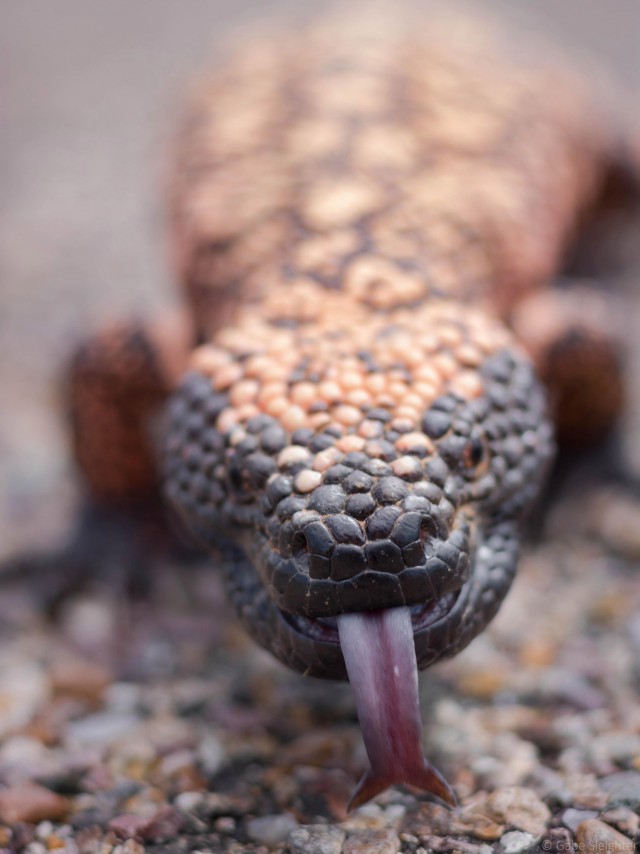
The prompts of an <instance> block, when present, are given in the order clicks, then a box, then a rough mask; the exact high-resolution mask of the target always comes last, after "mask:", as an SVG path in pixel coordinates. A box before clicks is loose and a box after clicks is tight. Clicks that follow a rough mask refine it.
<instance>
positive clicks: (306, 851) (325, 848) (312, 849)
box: [287, 824, 345, 854]
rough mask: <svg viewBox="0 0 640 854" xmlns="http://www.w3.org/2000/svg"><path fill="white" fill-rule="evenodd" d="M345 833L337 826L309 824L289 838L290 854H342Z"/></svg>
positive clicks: (296, 830)
mask: <svg viewBox="0 0 640 854" xmlns="http://www.w3.org/2000/svg"><path fill="white" fill-rule="evenodd" d="M344 839H345V832H344V830H341V829H340V828H339V827H336V826H335V825H325V824H308V825H306V827H296V828H294V829H293V830H292V831H291V833H290V834H289V837H288V840H287V842H288V851H289V854H341V852H342V844H343V842H344Z"/></svg>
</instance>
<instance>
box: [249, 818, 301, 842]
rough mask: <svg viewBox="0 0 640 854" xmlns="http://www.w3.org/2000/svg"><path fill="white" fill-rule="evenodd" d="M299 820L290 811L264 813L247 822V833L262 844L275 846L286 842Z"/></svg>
mask: <svg viewBox="0 0 640 854" xmlns="http://www.w3.org/2000/svg"><path fill="white" fill-rule="evenodd" d="M296 827H298V822H297V821H296V820H295V818H294V817H293V816H292V815H291V814H290V813H283V814H282V815H262V816H260V817H259V818H252V819H251V820H250V821H248V822H247V833H248V834H249V836H250V837H251V839H253V840H254V842H259V843H261V844H262V845H268V846H269V847H275V846H276V845H280V844H281V843H282V842H285V841H286V839H287V837H288V836H289V834H290V833H291V831H292V830H293V829H294V828H296Z"/></svg>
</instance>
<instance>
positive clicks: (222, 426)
mask: <svg viewBox="0 0 640 854" xmlns="http://www.w3.org/2000/svg"><path fill="white" fill-rule="evenodd" d="M238 420H239V419H238V413H237V412H236V410H235V409H233V408H232V407H230V406H228V407H227V408H226V409H223V410H222V412H221V413H220V415H218V418H217V419H216V429H217V430H218V431H219V432H220V433H226V432H227V431H228V430H231V428H232V427H235V426H236V424H237V423H238Z"/></svg>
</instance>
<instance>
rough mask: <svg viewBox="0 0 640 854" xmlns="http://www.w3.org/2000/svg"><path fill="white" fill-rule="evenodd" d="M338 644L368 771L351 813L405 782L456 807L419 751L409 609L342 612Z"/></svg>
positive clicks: (419, 721)
mask: <svg viewBox="0 0 640 854" xmlns="http://www.w3.org/2000/svg"><path fill="white" fill-rule="evenodd" d="M338 631H339V633H340V646H341V647H342V653H343V655H344V660H345V663H346V665H347V673H348V674H349V681H350V682H351V685H352V688H353V693H354V695H355V698H356V707H357V709H358V720H359V721H360V727H361V729H362V737H363V739H364V744H365V747H366V750H367V756H368V757H369V762H370V763H371V767H370V768H369V770H368V771H367V772H366V773H365V774H364V776H363V777H362V779H361V780H360V782H359V783H358V785H357V787H356V790H355V792H354V793H353V795H352V796H351V800H350V801H349V804H348V807H347V809H348V810H352V809H355V807H359V806H361V805H362V804H364V803H366V802H367V801H368V800H370V799H371V798H373V797H375V796H376V795H378V794H380V792H383V791H384V790H385V789H387V788H388V787H389V786H393V785H395V784H397V783H404V784H407V785H410V786H416V787H417V788H419V789H422V790H424V791H426V792H430V793H431V794H433V795H436V796H437V797H438V798H440V799H441V800H443V801H445V803H448V804H450V805H451V806H455V803H456V799H455V795H454V794H453V791H452V789H451V787H450V786H449V784H448V783H447V781H446V780H445V779H444V777H443V776H442V775H441V774H440V773H439V772H438V771H436V769H435V768H434V767H433V766H432V765H431V764H430V763H429V762H428V761H427V760H426V758H425V756H424V753H423V752H422V718H421V716H420V701H419V698H418V666H417V663H416V651H415V646H414V643H413V630H412V627H411V613H410V611H409V609H408V608H387V609H384V610H381V611H369V612H361V613H357V614H342V615H341V616H339V617H338Z"/></svg>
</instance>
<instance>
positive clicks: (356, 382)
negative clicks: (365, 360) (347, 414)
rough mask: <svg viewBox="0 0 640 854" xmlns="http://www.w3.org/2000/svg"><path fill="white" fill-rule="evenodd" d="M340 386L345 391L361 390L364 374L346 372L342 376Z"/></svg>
mask: <svg viewBox="0 0 640 854" xmlns="http://www.w3.org/2000/svg"><path fill="white" fill-rule="evenodd" d="M340 385H341V386H342V388H343V389H351V388H360V387H361V386H362V374H361V373H359V372H358V371H345V372H344V373H342V374H341V375H340Z"/></svg>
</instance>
